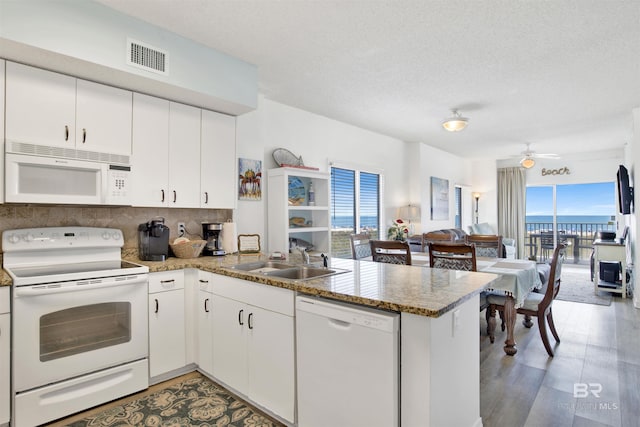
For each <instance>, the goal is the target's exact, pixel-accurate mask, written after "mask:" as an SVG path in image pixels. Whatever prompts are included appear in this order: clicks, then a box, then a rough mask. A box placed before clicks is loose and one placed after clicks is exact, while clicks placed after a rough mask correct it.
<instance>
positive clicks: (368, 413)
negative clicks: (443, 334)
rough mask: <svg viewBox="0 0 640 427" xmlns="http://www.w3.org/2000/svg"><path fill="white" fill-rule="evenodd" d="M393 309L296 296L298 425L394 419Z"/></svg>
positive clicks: (383, 423)
mask: <svg viewBox="0 0 640 427" xmlns="http://www.w3.org/2000/svg"><path fill="white" fill-rule="evenodd" d="M398 324H399V315H398V314H396V313H388V312H384V311H380V310H373V309H367V308H364V307H356V306H354V305H350V304H343V303H339V302H335V301H329V300H324V299H318V298H311V297H302V296H298V297H296V341H297V343H296V345H297V373H298V426H299V427H327V426H343V427H347V426H348V427H358V426H367V427H373V426H380V427H394V426H398V425H399V412H398V408H399V391H398V372H399V350H398Z"/></svg>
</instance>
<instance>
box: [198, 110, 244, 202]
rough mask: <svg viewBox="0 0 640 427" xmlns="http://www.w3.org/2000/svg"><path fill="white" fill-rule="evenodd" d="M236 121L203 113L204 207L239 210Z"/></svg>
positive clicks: (202, 176)
mask: <svg viewBox="0 0 640 427" xmlns="http://www.w3.org/2000/svg"><path fill="white" fill-rule="evenodd" d="M236 171H237V162H236V118H235V117H233V116H227V115H225V114H220V113H215V112H213V111H208V110H202V139H201V146H200V207H203V208H217V209H234V208H235V207H236V185H235V183H236V176H237V172H236Z"/></svg>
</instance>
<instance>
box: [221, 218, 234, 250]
mask: <svg viewBox="0 0 640 427" xmlns="http://www.w3.org/2000/svg"><path fill="white" fill-rule="evenodd" d="M222 249H224V251H225V252H226V253H228V254H234V253H236V252H238V232H237V231H236V224H235V222H224V223H222Z"/></svg>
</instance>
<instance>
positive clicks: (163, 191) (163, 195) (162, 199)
mask: <svg viewBox="0 0 640 427" xmlns="http://www.w3.org/2000/svg"><path fill="white" fill-rule="evenodd" d="M160 191H161V192H162V200H160V201H161V202H162V203H164V190H160Z"/></svg>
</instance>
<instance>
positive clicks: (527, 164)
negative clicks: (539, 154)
mask: <svg viewBox="0 0 640 427" xmlns="http://www.w3.org/2000/svg"><path fill="white" fill-rule="evenodd" d="M535 164H536V161H535V160H533V159H532V158H531V157H529V156H526V157H524V158H523V159H522V160H520V166H522V167H523V168H525V169H530V168H532V167H533V166H534V165H535Z"/></svg>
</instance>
